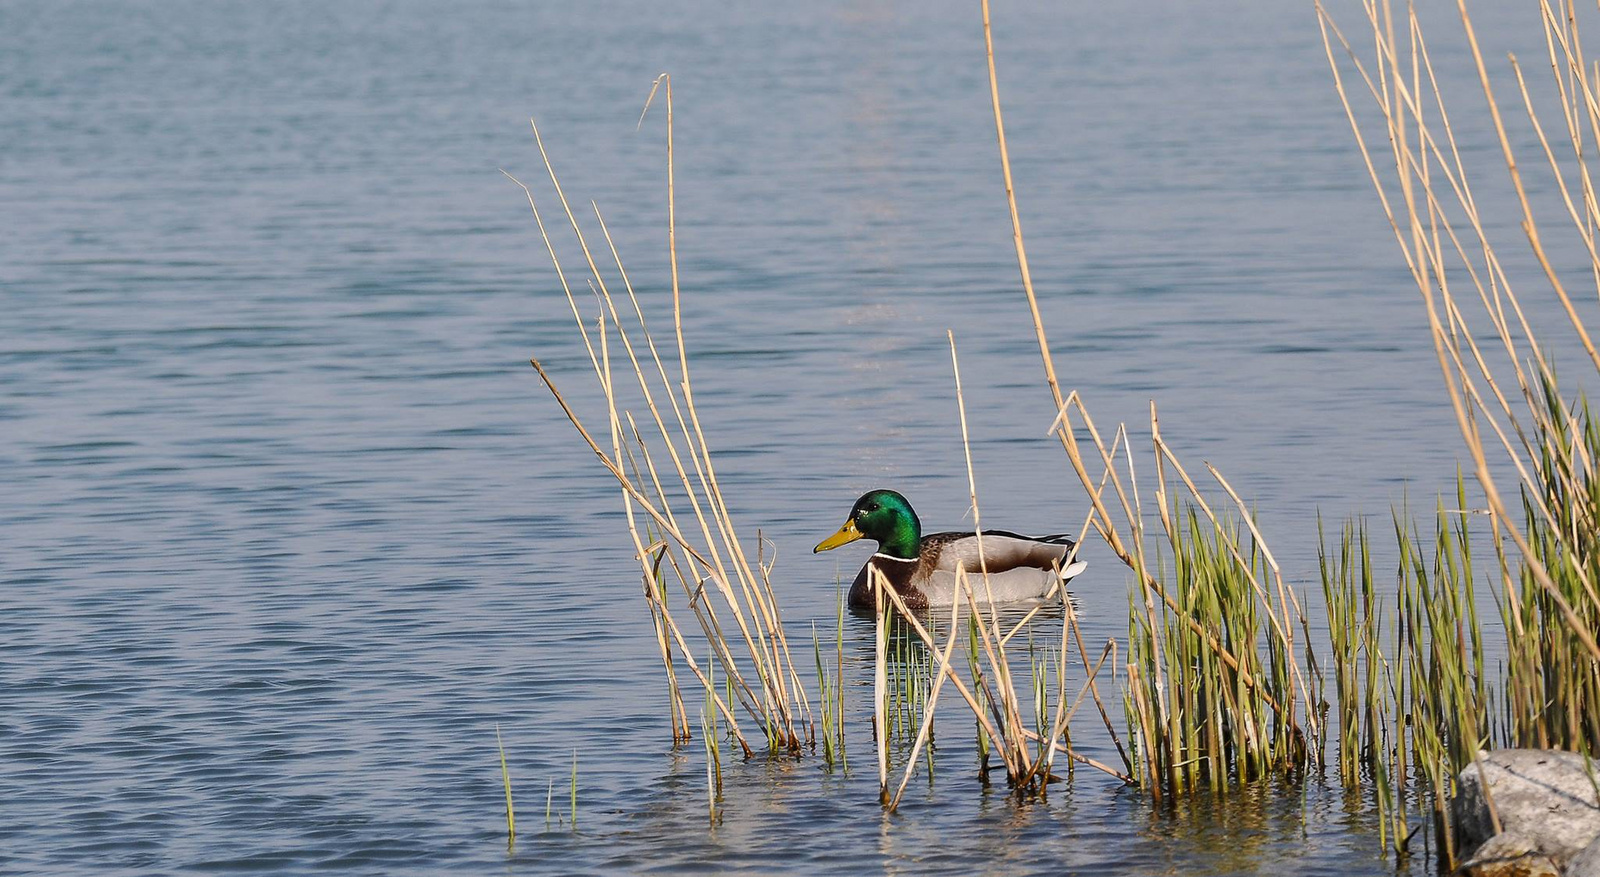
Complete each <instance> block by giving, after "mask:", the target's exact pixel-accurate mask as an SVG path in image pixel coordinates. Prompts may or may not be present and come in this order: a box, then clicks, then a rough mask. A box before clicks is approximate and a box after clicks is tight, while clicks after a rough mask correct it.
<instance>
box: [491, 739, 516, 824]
mask: <svg viewBox="0 0 1600 877" xmlns="http://www.w3.org/2000/svg"><path fill="white" fill-rule="evenodd" d="M494 745H495V747H496V748H498V749H499V750H500V779H501V781H503V782H504V783H505V787H506V849H508V850H509V849H512V848H514V847H515V846H516V845H517V814H516V810H515V808H513V807H512V805H511V770H510V768H508V767H506V745H505V743H503V742H501V740H500V723H498V722H496V723H495V726H494Z"/></svg>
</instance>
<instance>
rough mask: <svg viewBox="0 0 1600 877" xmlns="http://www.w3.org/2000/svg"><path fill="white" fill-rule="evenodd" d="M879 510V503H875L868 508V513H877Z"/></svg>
mask: <svg viewBox="0 0 1600 877" xmlns="http://www.w3.org/2000/svg"><path fill="white" fill-rule="evenodd" d="M877 510H878V504H877V503H873V504H871V505H869V506H867V511H869V512H875V511H877Z"/></svg>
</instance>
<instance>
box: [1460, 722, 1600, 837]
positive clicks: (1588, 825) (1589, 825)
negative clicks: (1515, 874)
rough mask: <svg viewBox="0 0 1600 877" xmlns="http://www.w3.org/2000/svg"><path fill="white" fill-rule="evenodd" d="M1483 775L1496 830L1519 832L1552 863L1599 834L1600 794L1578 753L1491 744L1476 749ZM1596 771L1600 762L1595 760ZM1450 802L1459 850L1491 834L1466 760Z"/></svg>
mask: <svg viewBox="0 0 1600 877" xmlns="http://www.w3.org/2000/svg"><path fill="white" fill-rule="evenodd" d="M1480 758H1481V761H1482V769H1483V775H1485V776H1487V777H1488V780H1489V793H1490V797H1491V798H1492V799H1493V801H1494V806H1495V809H1496V810H1497V811H1498V812H1499V814H1500V826H1501V829H1502V830H1504V831H1505V832H1507V833H1513V834H1516V835H1520V836H1521V837H1522V838H1524V839H1526V841H1527V842H1528V843H1529V844H1531V846H1532V848H1533V849H1535V850H1537V851H1538V852H1539V853H1542V854H1544V855H1546V856H1548V857H1550V859H1551V860H1552V861H1554V862H1555V864H1556V865H1558V866H1565V865H1566V864H1567V863H1568V862H1570V861H1573V859H1574V858H1575V857H1576V856H1577V855H1578V853H1580V852H1582V851H1583V850H1584V848H1585V847H1588V846H1589V845H1590V844H1592V843H1594V842H1595V839H1596V838H1597V837H1600V796H1597V795H1596V793H1595V783H1594V781H1592V780H1591V779H1590V778H1589V772H1588V770H1587V769H1586V767H1585V764H1584V758H1583V756H1581V755H1578V754H1577V753H1575V752H1561V751H1558V750H1553V749H1497V750H1495V751H1493V752H1484V753H1480ZM1595 770H1597V771H1600V764H1596V765H1595ZM1458 779H1459V786H1458V789H1459V790H1458V792H1457V794H1456V799H1455V800H1454V801H1453V802H1451V808H1452V810H1453V812H1454V816H1455V822H1456V829H1457V831H1458V832H1459V834H1460V836H1461V839H1462V847H1463V849H1467V850H1471V849H1473V848H1474V847H1477V846H1478V845H1479V844H1482V843H1483V842H1484V841H1486V840H1488V839H1489V838H1490V836H1491V835H1493V834H1494V822H1493V820H1491V819H1490V817H1489V807H1488V804H1487V802H1485V800H1484V796H1483V787H1482V783H1481V782H1480V773H1479V766H1478V765H1477V764H1469V765H1467V766H1466V767H1465V768H1464V769H1463V770H1462V771H1461V776H1460V777H1459V778H1458Z"/></svg>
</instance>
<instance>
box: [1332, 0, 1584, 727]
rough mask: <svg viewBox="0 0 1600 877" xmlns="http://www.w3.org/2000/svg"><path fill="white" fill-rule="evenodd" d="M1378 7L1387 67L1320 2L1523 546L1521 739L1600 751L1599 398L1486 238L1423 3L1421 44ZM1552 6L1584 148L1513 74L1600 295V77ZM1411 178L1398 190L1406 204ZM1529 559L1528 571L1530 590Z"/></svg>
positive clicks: (1506, 608) (1553, 45) (1372, 172)
mask: <svg viewBox="0 0 1600 877" xmlns="http://www.w3.org/2000/svg"><path fill="white" fill-rule="evenodd" d="M1457 10H1458V12H1459V14H1460V18H1461V22H1462V27H1463V33H1464V36H1465V38H1466V42H1467V45H1468V47H1469V49H1470V51H1471V57H1472V60H1473V69H1474V72H1475V73H1476V76H1477V81H1478V85H1479V87H1480V89H1481V91H1482V94H1483V96H1484V99H1485V102H1486V103H1485V107H1486V108H1487V110H1488V113H1489V119H1490V121H1491V123H1492V126H1493V129H1494V136H1495V139H1496V141H1497V145H1498V146H1499V148H1500V149H1499V151H1500V156H1501V158H1502V160H1503V162H1504V166H1505V170H1506V173H1507V176H1508V178H1509V181H1510V183H1511V187H1512V190H1513V192H1514V193H1515V196H1516V202H1517V209H1518V210H1519V211H1520V214H1521V217H1520V220H1521V221H1520V226H1521V229H1522V232H1523V236H1524V238H1525V239H1526V241H1527V244H1528V246H1529V250H1530V252H1531V254H1532V255H1533V257H1534V260H1535V262H1536V263H1537V265H1538V271H1537V272H1536V273H1537V275H1538V279H1539V280H1542V281H1543V282H1544V283H1545V285H1546V286H1547V287H1548V288H1549V290H1550V292H1551V293H1552V294H1553V298H1554V302H1555V304H1557V305H1558V306H1559V311H1560V313H1561V314H1562V315H1563V316H1564V318H1565V323H1566V325H1567V328H1568V329H1570V330H1571V333H1572V335H1571V338H1572V340H1573V341H1575V342H1576V343H1577V345H1578V346H1579V347H1581V348H1582V350H1583V353H1584V359H1585V360H1586V361H1587V362H1589V364H1590V365H1591V366H1593V367H1595V368H1596V369H1597V370H1600V354H1597V353H1596V350H1595V345H1594V342H1593V340H1592V338H1591V335H1590V332H1589V330H1588V328H1587V326H1586V325H1585V322H1584V320H1583V319H1582V318H1581V316H1580V314H1579V312H1578V308H1577V305H1576V304H1575V303H1574V300H1573V298H1572V295H1571V294H1570V293H1569V292H1568V290H1567V286H1566V284H1565V282H1564V281H1563V280H1562V278H1561V277H1560V276H1559V274H1558V272H1557V271H1556V270H1555V268H1554V266H1553V263H1552V259H1551V256H1550V253H1549V250H1548V247H1547V243H1546V240H1547V238H1546V235H1545V234H1544V232H1543V230H1542V229H1541V227H1540V225H1539V224H1538V222H1537V220H1536V216H1537V215H1538V212H1537V211H1535V210H1534V207H1533V203H1532V199H1531V198H1530V196H1529V187H1528V185H1527V183H1526V181H1525V179H1524V173H1525V171H1524V169H1523V168H1522V167H1521V166H1520V165H1519V164H1518V161H1517V158H1516V155H1515V152H1514V150H1513V149H1512V146H1511V143H1512V139H1513V138H1512V136H1511V134H1510V131H1509V128H1508V124H1507V122H1506V120H1505V118H1504V117H1503V116H1502V115H1501V113H1500V109H1499V106H1498V104H1497V102H1496V100H1495V92H1494V88H1493V85H1492V83H1491V77H1490V75H1489V72H1488V66H1487V64H1486V62H1485V61H1484V58H1483V53H1482V48H1481V46H1480V45H1479V42H1478V38H1477V33H1476V30H1475V28H1474V27H1473V23H1472V18H1471V15H1470V14H1469V13H1468V11H1467V9H1466V5H1465V3H1464V2H1458V4H1457ZM1365 11H1366V17H1367V24H1368V26H1369V28H1370V29H1371V31H1372V36H1373V40H1374V46H1375V48H1374V52H1373V57H1372V60H1371V64H1372V67H1370V68H1369V66H1368V62H1366V61H1363V59H1362V58H1361V57H1360V56H1359V54H1358V53H1357V52H1356V51H1355V50H1354V49H1353V48H1352V47H1351V45H1350V43H1349V41H1348V40H1347V39H1346V38H1345V36H1344V34H1343V33H1342V32H1341V31H1340V30H1339V29H1338V27H1337V26H1336V25H1335V24H1334V23H1333V22H1332V20H1331V18H1330V17H1329V15H1328V14H1327V11H1326V10H1325V9H1323V8H1322V7H1321V6H1320V4H1319V6H1318V16H1319V21H1320V23H1321V26H1322V33H1323V40H1324V47H1325V50H1326V54H1327V57H1328V62H1329V66H1330V69H1331V70H1332V72H1333V76H1334V84H1335V88H1336V90H1337V92H1338V94H1339V96H1340V100H1341V102H1342V103H1343V105H1344V107H1345V111H1346V114H1347V116H1348V117H1349V120H1350V125H1351V130H1352V132H1353V133H1354V135H1355V137H1356V143H1357V146H1358V148H1359V149H1360V150H1361V154H1362V156H1363V160H1364V161H1365V162H1366V167H1367V172H1368V176H1369V178H1370V179H1371V181H1372V183H1373V187H1374V189H1375V190H1376V191H1377V193H1378V195H1379V201H1380V204H1381V206H1382V208H1383V211H1384V215H1385V217H1386V218H1387V219H1388V221H1389V223H1390V226H1391V228H1392V230H1393V231H1394V233H1395V238H1396V241H1397V242H1398V243H1399V244H1400V249H1401V253H1402V256H1403V257H1404V259H1405V262H1406V264H1407V267H1408V268H1409V269H1410V270H1411V273H1412V276H1413V280H1414V281H1415V283H1416V285H1417V288H1418V291H1419V293H1420V294H1421V296H1422V299H1423V303H1424V305H1425V307H1426V311H1427V315H1428V320H1429V329H1430V334H1431V337H1432V341H1433V345H1434V349H1435V355H1436V358H1437V359H1438V361H1439V366H1440V370H1441V373H1442V375H1443V377H1444V381H1445V388H1446V390H1447V392H1448V394H1449V397H1450V400H1451V406H1452V411H1453V412H1454V414H1455V417H1456V421H1457V425H1458V428H1459V430H1460V432H1461V435H1462V437H1463V439H1464V440H1465V442H1466V445H1467V450H1468V453H1469V455H1470V456H1471V458H1472V468H1473V474H1474V477H1475V479H1476V481H1477V483H1478V486H1479V488H1480V489H1481V490H1482V491H1483V494H1484V499H1485V502H1486V503H1487V505H1488V507H1489V512H1490V516H1491V517H1490V527H1491V529H1492V530H1493V532H1494V533H1495V534H1496V535H1497V536H1499V535H1504V536H1505V537H1508V538H1509V540H1510V541H1511V542H1512V543H1513V545H1514V546H1515V557H1516V560H1517V561H1518V562H1519V563H1515V564H1514V563H1513V562H1512V561H1511V559H1510V558H1508V556H1507V554H1508V552H1506V550H1505V549H1504V548H1502V547H1501V543H1500V542H1499V540H1498V539H1496V540H1495V541H1494V543H1493V546H1492V547H1493V548H1494V550H1495V551H1496V557H1497V559H1498V561H1499V567H1500V573H1501V575H1500V579H1501V582H1502V585H1503V587H1504V590H1505V596H1506V599H1505V600H1504V601H1503V602H1502V607H1503V612H1504V613H1505V618H1504V621H1505V626H1506V630H1507V636H1508V645H1509V647H1510V648H1509V662H1508V668H1507V686H1508V689H1507V692H1506V697H1505V701H1506V709H1507V713H1508V715H1507V724H1508V725H1509V726H1510V731H1509V733H1510V740H1511V742H1513V743H1515V744H1517V745H1535V746H1544V745H1562V746H1566V747H1569V748H1580V747H1584V746H1587V747H1591V748H1592V747H1595V746H1600V718H1590V717H1593V716H1596V715H1600V644H1597V643H1596V640H1595V634H1594V632H1595V630H1596V629H1597V628H1600V588H1597V587H1596V580H1597V579H1600V545H1596V544H1595V540H1594V539H1593V537H1592V536H1590V535H1589V534H1592V533H1594V532H1596V530H1597V524H1600V503H1597V502H1596V501H1595V500H1594V499H1593V497H1594V489H1595V488H1594V486H1593V485H1595V484H1596V482H1595V471H1594V461H1595V458H1596V456H1597V455H1600V434H1597V433H1596V431H1595V430H1594V428H1593V427H1592V423H1593V421H1592V420H1591V419H1590V415H1589V413H1588V407H1587V403H1586V401H1585V400H1584V397H1583V395H1582V394H1581V393H1580V394H1577V395H1575V396H1569V395H1564V394H1563V393H1562V391H1561V389H1560V386H1559V384H1558V383H1557V380H1556V375H1555V368H1554V365H1553V358H1552V350H1553V347H1554V345H1553V344H1551V343H1549V342H1548V338H1546V339H1545V340H1544V341H1541V335H1540V333H1539V332H1538V331H1536V330H1535V328H1534V327H1533V325H1532V321H1531V320H1530V319H1529V317H1528V310H1529V304H1531V300H1530V302H1529V304H1525V303H1524V301H1523V298H1522V295H1521V294H1520V293H1519V292H1518V290H1517V289H1516V287H1515V286H1514V285H1513V283H1512V282H1511V279H1510V278H1509V277H1508V276H1507V272H1506V270H1505V268H1504V266H1503V264H1502V261H1501V259H1500V258H1499V256H1498V255H1497V254H1496V251H1495V245H1494V243H1493V242H1492V241H1491V240H1490V236H1489V235H1488V233H1487V232H1486V231H1485V220H1484V218H1483V216H1482V215H1481V213H1480V210H1479V207H1478V204H1477V202H1476V200H1475V199H1474V197H1473V195H1472V188H1471V186H1470V184H1469V182H1468V172H1467V168H1466V166H1465V164H1464V162H1463V161H1462V159H1461V149H1460V147H1459V145H1458V143H1457V139H1456V132H1455V129H1454V128H1453V126H1452V125H1451V123H1450V118H1449V115H1448V113H1447V111H1446V108H1445V102H1444V99H1443V97H1442V96H1441V93H1440V89H1439V88H1438V84H1437V82H1436V80H1435V76H1434V70H1433V65H1432V62H1431V59H1430V58H1429V56H1428V51H1427V41H1426V40H1425V39H1424V38H1423V34H1422V29H1421V26H1420V24H1419V23H1418V21H1417V18H1416V15H1415V12H1414V11H1411V12H1410V13H1409V14H1408V15H1407V22H1406V24H1407V30H1408V34H1407V36H1408V38H1409V39H1408V42H1407V45H1406V46H1405V48H1404V49H1403V48H1402V47H1401V45H1400V44H1399V42H1398V41H1397V40H1396V39H1395V36H1394V31H1395V28H1394V24H1393V18H1394V16H1393V13H1392V11H1391V10H1390V8H1389V4H1388V2H1387V0H1384V2H1381V3H1380V2H1379V0H1368V2H1367V3H1366V4H1365ZM1539 12H1540V17H1541V23H1542V26H1543V29H1544V35H1545V47H1546V54H1547V60H1548V62H1549V64H1550V68H1551V72H1552V76H1553V80H1554V84H1555V87H1556V93H1557V94H1556V103H1557V105H1558V109H1559V118H1560V121H1559V127H1560V128H1561V129H1563V130H1564V131H1565V133H1566V135H1567V139H1568V141H1569V143H1570V147H1571V152H1570V154H1569V155H1567V156H1566V157H1565V158H1564V159H1563V158H1562V157H1560V156H1558V154H1557V149H1556V147H1555V146H1553V145H1552V141H1551V139H1550V136H1549V134H1548V132H1547V126H1546V125H1544V124H1543V122H1542V121H1541V113H1540V112H1539V111H1538V110H1537V109H1536V107H1535V103H1534V99H1533V97H1532V95H1531V93H1530V90H1529V87H1528V84H1527V81H1526V78H1525V76H1524V73H1523V69H1522V67H1521V65H1520V64H1519V63H1518V62H1517V60H1516V58H1515V57H1512V58H1511V59H1510V64H1509V67H1510V72H1511V74H1512V75H1513V76H1514V77H1515V80H1516V86H1517V92H1518V94H1519V95H1520V97H1521V99H1522V102H1523V106H1524V109H1525V111H1526V116H1527V118H1528V123H1529V126H1530V129H1531V132H1532V134H1533V135H1534V137H1535V139H1536V141H1537V143H1538V148H1539V150H1540V152H1541V153H1542V154H1543V158H1544V160H1545V161H1544V163H1545V165H1546V166H1547V169H1548V172H1549V178H1550V179H1551V180H1553V181H1554V182H1555V187H1554V191H1555V193H1556V195H1557V196H1558V197H1559V199H1560V201H1561V207H1562V209H1563V212H1564V213H1565V215H1566V217H1567V220H1568V223H1569V227H1570V229H1571V231H1572V232H1573V233H1574V234H1576V236H1577V239H1578V241H1579V242H1580V244H1581V247H1582V253H1583V255H1584V256H1586V257H1587V260H1588V264H1587V266H1586V268H1587V272H1588V273H1589V274H1590V275H1591V279H1592V280H1593V282H1594V283H1595V284H1596V288H1597V289H1600V248H1597V242H1596V219H1597V217H1600V211H1597V200H1596V197H1595V188H1594V173H1593V169H1592V168H1591V167H1590V162H1591V161H1593V156H1592V149H1591V148H1590V147H1589V143H1590V141H1593V140H1595V139H1596V135H1597V134H1600V103H1597V101H1596V100H1595V94H1596V92H1597V88H1596V85H1597V81H1600V70H1597V69H1595V68H1593V67H1591V66H1589V65H1588V64H1587V62H1585V61H1584V60H1583V58H1582V50H1581V40H1580V38H1579V31H1578V27H1579V25H1578V17H1577V14H1576V7H1575V5H1573V4H1572V3H1570V2H1569V3H1562V4H1560V8H1559V10H1558V9H1557V8H1556V7H1555V6H1552V4H1551V3H1550V2H1549V0H1540V4H1539ZM1335 43H1337V44H1338V45H1339V46H1340V47H1341V48H1342V49H1343V53H1344V55H1345V56H1346V57H1347V58H1348V60H1349V64H1350V65H1351V66H1353V67H1354V69H1355V70H1356V71H1357V73H1358V74H1359V77H1360V81H1361V82H1362V83H1363V84H1364V85H1365V86H1366V88H1367V90H1368V92H1369V94H1370V95H1371V96H1372V98H1373V103H1374V104H1375V106H1376V107H1377V111H1378V116H1379V118H1380V119H1381V121H1380V122H1379V123H1378V124H1377V125H1375V126H1374V127H1380V128H1381V129H1382V131H1383V134H1384V138H1385V140H1386V141H1387V142H1388V143H1389V144H1390V158H1391V160H1392V167H1391V168H1390V170H1392V175H1391V174H1390V173H1388V172H1383V173H1380V171H1379V167H1378V162H1375V161H1374V160H1373V150H1372V149H1371V148H1369V146H1368V142H1367V138H1366V136H1365V135H1364V127H1365V126H1364V125H1363V122H1362V120H1361V118H1360V117H1359V116H1358V114H1357V112H1356V110H1355V108H1354V106H1353V103H1352V100H1351V98H1350V95H1349V93H1348V92H1347V90H1346V88H1345V85H1344V80H1343V77H1342V76H1341V67H1342V66H1343V65H1341V64H1340V63H1339V60H1338V58H1336V56H1335V50H1334V46H1335ZM1373 68H1375V71H1374V69H1373ZM1424 74H1426V76H1425V79H1424ZM1440 180H1443V181H1444V184H1441V182H1440ZM1445 184H1447V185H1445ZM1395 189H1398V191H1399V195H1400V197H1398V198H1396V197H1391V193H1392V192H1393V191H1394V190H1395ZM1458 226H1460V227H1464V228H1465V229H1466V230H1467V232H1468V234H1469V235H1470V237H1471V238H1472V242H1471V244H1470V245H1467V244H1464V243H1463V241H1462V238H1463V235H1462V234H1460V233H1458V231H1457V227H1458ZM1463 277H1464V278H1465V283H1466V285H1467V286H1468V287H1469V288H1471V289H1472V290H1473V291H1474V292H1475V297H1476V299H1477V301H1478V304H1479V305H1480V306H1481V308H1479V309H1478V315H1477V317H1469V315H1468V313H1467V311H1468V309H1467V308H1464V307H1462V304H1461V302H1462V300H1463V299H1462V296H1461V294H1460V293H1459V292H1458V291H1457V290H1458V287H1459V286H1460V285H1461V284H1462V278H1463ZM1485 332H1486V333H1487V335H1488V337H1489V338H1491V339H1492V341H1493V342H1494V343H1493V347H1494V348H1495V349H1497V350H1498V351H1499V354H1498V355H1493V356H1491V355H1489V354H1488V353H1486V346H1485V345H1484V344H1482V343H1480V342H1479V340H1478V335H1479V334H1483V333H1485ZM1503 385H1506V386H1514V387H1515V391H1514V392H1513V393H1509V394H1508V393H1507V392H1505V391H1504V390H1502V386H1503ZM1513 437H1514V438H1513ZM1490 447H1498V453H1497V456H1500V457H1501V458H1502V459H1504V460H1506V461H1507V462H1509V463H1511V468H1512V469H1513V470H1514V471H1515V473H1516V479H1515V484H1514V486H1515V490H1516V492H1517V493H1518V494H1520V498H1521V500H1522V506H1523V507H1522V509H1521V512H1522V514H1521V515H1520V519H1519V516H1516V515H1514V514H1513V509H1511V508H1509V507H1508V503H1507V502H1506V500H1505V498H1504V496H1505V494H1504V493H1503V492H1502V489H1501V486H1500V484H1499V482H1498V481H1497V479H1496V476H1495V472H1494V471H1493V470H1492V469H1491V466H1490V463H1489V456H1490V451H1489V450H1488V448H1490ZM1502 455H1503V456H1502ZM1514 567H1519V568H1520V578H1521V580H1522V581H1521V582H1520V583H1519V582H1518V581H1517V579H1518V577H1519V573H1518V572H1517V570H1516V569H1514ZM1439 660H1444V659H1443V657H1441V658H1439ZM1460 708H1461V709H1465V707H1460ZM1459 721H1462V722H1466V721H1468V717H1466V716H1463V717H1461V718H1460V719H1459ZM1458 758H1459V756H1458Z"/></svg>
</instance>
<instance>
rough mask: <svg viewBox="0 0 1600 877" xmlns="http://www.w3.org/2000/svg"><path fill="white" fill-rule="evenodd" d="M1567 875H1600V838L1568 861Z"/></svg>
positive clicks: (1577, 876)
mask: <svg viewBox="0 0 1600 877" xmlns="http://www.w3.org/2000/svg"><path fill="white" fill-rule="evenodd" d="M1567 877H1600V838H1596V839H1595V840H1594V841H1593V842H1591V843H1590V844H1589V845H1588V846H1586V847H1584V848H1583V852H1581V853H1579V854H1578V855H1577V857H1576V858H1574V859H1573V860H1572V861H1570V862H1568V863H1567Z"/></svg>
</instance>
